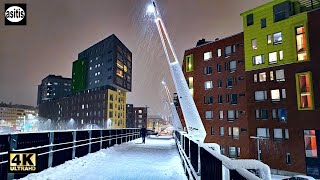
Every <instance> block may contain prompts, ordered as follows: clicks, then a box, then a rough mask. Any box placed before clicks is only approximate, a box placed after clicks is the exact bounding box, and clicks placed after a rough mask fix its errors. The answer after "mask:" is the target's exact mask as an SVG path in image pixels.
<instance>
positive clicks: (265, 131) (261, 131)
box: [257, 128, 269, 138]
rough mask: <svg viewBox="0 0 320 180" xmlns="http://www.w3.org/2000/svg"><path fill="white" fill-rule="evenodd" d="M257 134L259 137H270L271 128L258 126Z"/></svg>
mask: <svg viewBox="0 0 320 180" xmlns="http://www.w3.org/2000/svg"><path fill="white" fill-rule="evenodd" d="M257 136H258V137H265V138H268V137H269V128H257Z"/></svg>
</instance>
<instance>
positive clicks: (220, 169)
mask: <svg viewBox="0 0 320 180" xmlns="http://www.w3.org/2000/svg"><path fill="white" fill-rule="evenodd" d="M174 138H175V140H176V144H177V148H178V150H179V153H180V157H181V160H182V165H183V167H184V169H185V173H186V175H187V177H188V179H192V180H193V179H195V180H200V179H201V180H207V179H208V180H209V179H210V180H213V179H214V180H215V179H217V180H245V179H249V180H259V179H263V180H271V174H270V168H269V166H267V165H265V164H263V163H262V162H260V161H257V160H232V159H230V158H228V157H226V156H224V155H221V154H220V152H217V149H216V150H214V148H213V147H210V146H208V145H206V144H205V143H200V142H198V141H195V140H193V139H192V138H190V137H189V136H188V134H186V133H185V132H182V131H180V132H179V131H175V132H174ZM219 151H220V150H219ZM249 170H250V171H252V170H254V171H255V172H257V175H255V174H253V173H251V172H250V171H249Z"/></svg>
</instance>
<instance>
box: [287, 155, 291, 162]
mask: <svg viewBox="0 0 320 180" xmlns="http://www.w3.org/2000/svg"><path fill="white" fill-rule="evenodd" d="M286 163H287V164H291V154H290V153H287V155H286Z"/></svg>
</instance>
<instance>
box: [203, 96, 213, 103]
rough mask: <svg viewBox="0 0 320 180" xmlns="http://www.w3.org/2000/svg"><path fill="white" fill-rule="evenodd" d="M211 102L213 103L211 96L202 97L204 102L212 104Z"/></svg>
mask: <svg viewBox="0 0 320 180" xmlns="http://www.w3.org/2000/svg"><path fill="white" fill-rule="evenodd" d="M212 103H213V96H205V97H204V104H212Z"/></svg>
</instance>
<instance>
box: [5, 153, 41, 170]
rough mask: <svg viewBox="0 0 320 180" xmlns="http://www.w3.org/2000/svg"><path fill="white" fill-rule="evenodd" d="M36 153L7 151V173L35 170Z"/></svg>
mask: <svg viewBox="0 0 320 180" xmlns="http://www.w3.org/2000/svg"><path fill="white" fill-rule="evenodd" d="M37 157H38V156H37V153H34V152H28V153H25V152H20V151H11V152H9V171H8V172H9V173H34V172H37V170H38V169H37Z"/></svg>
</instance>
